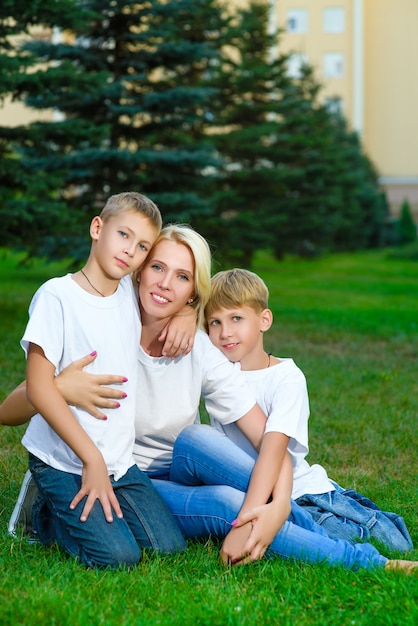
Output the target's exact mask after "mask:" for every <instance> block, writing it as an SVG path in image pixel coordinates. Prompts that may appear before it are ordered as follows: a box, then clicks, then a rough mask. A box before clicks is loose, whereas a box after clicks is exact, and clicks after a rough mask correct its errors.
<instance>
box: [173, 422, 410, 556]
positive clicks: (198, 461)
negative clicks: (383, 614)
mask: <svg viewBox="0 0 418 626" xmlns="http://www.w3.org/2000/svg"><path fill="white" fill-rule="evenodd" d="M253 467H254V459H253V458H252V457H251V456H249V455H248V454H247V453H246V452H244V451H243V450H241V448H239V447H238V446H237V445H235V444H234V443H233V442H232V441H231V440H230V439H228V437H226V436H225V435H223V434H222V433H220V432H219V431H217V430H216V429H214V428H212V427H211V426H207V425H203V424H195V425H193V426H189V427H188V428H186V429H184V430H183V432H182V433H180V435H179V436H178V438H177V441H176V443H175V446H174V454H173V462H172V466H171V471H170V479H171V480H173V481H176V482H179V483H182V484H186V485H194V486H198V485H202V484H206V485H220V484H221V485H229V486H231V487H234V488H235V489H238V490H240V491H244V492H245V491H246V490H247V489H248V483H249V480H250V476H251V472H252V469H253ZM334 485H335V487H336V490H335V491H331V492H327V493H324V494H319V495H318V494H316V495H312V496H311V495H305V496H302V497H301V498H298V500H297V504H299V505H300V506H299V507H298V506H297V505H294V504H293V505H292V514H293V518H294V521H295V522H296V523H297V524H301V521H300V520H301V519H302V520H303V518H301V517H300V516H301V512H300V510H301V509H302V510H303V512H304V513H305V514H309V515H311V516H312V517H313V519H314V521H315V522H317V524H318V525H320V526H321V527H322V528H323V529H324V530H325V531H326V533H327V535H328V536H329V537H331V538H334V539H344V540H346V541H349V542H351V543H353V544H354V543H356V542H358V541H359V540H362V541H364V540H366V541H367V540H369V539H370V538H373V539H375V540H377V541H379V542H380V543H381V544H382V545H384V546H385V547H386V548H388V549H393V550H399V551H403V552H405V551H407V550H410V549H411V548H412V547H413V546H412V541H411V538H410V536H409V533H408V530H407V529H406V526H405V523H404V521H403V519H402V518H401V517H399V516H398V515H395V514H394V513H386V512H384V511H381V510H380V509H379V508H378V507H377V506H376V505H375V504H374V503H373V502H371V501H370V500H368V499H367V498H365V497H364V496H360V495H359V494H357V493H356V492H355V491H353V490H343V489H342V488H341V487H339V485H337V484H336V483H334ZM298 509H299V512H298ZM301 525H306V523H305V522H303V521H302V524H301Z"/></svg>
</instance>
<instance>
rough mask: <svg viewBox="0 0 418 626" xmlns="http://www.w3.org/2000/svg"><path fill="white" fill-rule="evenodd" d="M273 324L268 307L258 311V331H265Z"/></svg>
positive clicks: (271, 314)
mask: <svg viewBox="0 0 418 626" xmlns="http://www.w3.org/2000/svg"><path fill="white" fill-rule="evenodd" d="M272 324H273V313H272V312H271V311H270V309H263V311H261V313H260V331H261V332H262V333H265V332H266V331H267V330H269V328H270V326H271V325H272Z"/></svg>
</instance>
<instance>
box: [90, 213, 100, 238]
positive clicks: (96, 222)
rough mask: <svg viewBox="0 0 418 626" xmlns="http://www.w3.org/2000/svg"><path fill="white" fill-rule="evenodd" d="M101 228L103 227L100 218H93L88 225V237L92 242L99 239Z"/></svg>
mask: <svg viewBox="0 0 418 626" xmlns="http://www.w3.org/2000/svg"><path fill="white" fill-rule="evenodd" d="M102 227H103V220H102V218H101V217H99V216H98V215H96V216H95V217H93V219H92V220H91V224H90V237H91V238H92V239H94V240H97V239H98V238H99V235H100V231H101V230H102Z"/></svg>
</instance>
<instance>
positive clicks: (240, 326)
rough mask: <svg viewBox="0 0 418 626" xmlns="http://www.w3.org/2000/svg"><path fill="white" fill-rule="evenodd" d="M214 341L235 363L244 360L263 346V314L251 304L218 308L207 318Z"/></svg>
mask: <svg viewBox="0 0 418 626" xmlns="http://www.w3.org/2000/svg"><path fill="white" fill-rule="evenodd" d="M207 324H208V331H209V337H210V339H211V341H212V343H213V344H214V345H215V346H216V347H217V348H219V350H221V352H223V354H224V355H225V356H226V357H227V358H228V359H229V360H230V361H233V362H234V363H235V362H237V361H240V362H242V361H243V360H244V359H246V358H248V357H249V356H251V355H252V354H253V353H254V352H255V351H256V350H259V349H260V347H261V348H262V346H263V334H262V331H264V330H265V328H264V324H263V318H262V314H260V313H256V312H255V311H254V309H253V308H252V307H250V306H246V305H244V306H240V307H236V308H234V309H218V310H217V311H214V312H213V313H212V315H210V316H209V317H208V318H207Z"/></svg>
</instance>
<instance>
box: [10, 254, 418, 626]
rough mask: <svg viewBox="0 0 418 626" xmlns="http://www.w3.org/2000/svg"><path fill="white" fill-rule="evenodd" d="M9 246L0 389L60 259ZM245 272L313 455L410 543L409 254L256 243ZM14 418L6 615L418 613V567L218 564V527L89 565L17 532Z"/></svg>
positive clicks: (268, 620)
mask: <svg viewBox="0 0 418 626" xmlns="http://www.w3.org/2000/svg"><path fill="white" fill-rule="evenodd" d="M17 260H18V257H16V255H12V254H10V253H8V252H6V251H0V311H1V341H0V400H1V399H3V398H4V396H5V395H6V394H7V392H8V391H9V390H10V389H11V388H13V387H14V386H15V385H16V384H17V383H18V382H20V380H21V379H22V378H23V377H24V368H25V364H24V357H23V351H22V350H21V348H20V347H19V339H20V337H21V335H22V333H23V330H24V327H25V323H26V319H27V307H28V304H29V301H30V298H31V296H32V294H33V292H34V291H35V289H36V288H37V287H38V286H39V285H40V284H41V283H42V282H43V281H44V280H46V279H47V278H49V277H50V276H53V275H57V274H62V273H64V272H65V267H64V266H63V265H62V264H61V266H60V265H55V266H54V265H49V266H47V265H44V264H43V263H41V262H35V263H34V264H33V265H32V266H31V267H30V268H24V267H20V266H19V265H18V263H17ZM254 270H255V271H256V272H258V273H259V274H260V275H261V276H262V277H263V278H264V279H265V281H266V283H267V284H268V286H269V288H270V305H271V308H272V310H273V312H274V318H275V323H274V327H273V329H272V330H271V331H269V333H268V335H267V336H266V347H267V348H268V349H269V350H271V351H272V352H274V353H275V354H276V355H278V356H292V357H293V358H294V360H295V361H296V363H297V364H298V365H299V366H300V367H301V369H302V370H303V371H304V373H305V375H306V377H307V381H308V388H309V394H310V404H311V419H310V444H311V445H310V454H309V457H308V458H309V460H310V462H311V463H314V462H318V463H321V464H322V465H324V466H325V467H326V468H327V470H328V474H329V476H330V477H331V478H333V479H335V480H337V481H338V482H340V483H341V484H342V485H344V486H347V487H349V486H351V487H354V488H356V489H357V491H359V492H362V493H364V494H365V495H368V496H369V497H370V498H371V499H373V500H374V501H375V502H377V503H378V504H379V505H380V506H381V507H382V508H383V509H386V510H393V511H396V512H398V513H399V514H401V515H403V517H404V519H405V521H406V523H407V526H408V528H409V529H410V532H411V535H412V539H413V540H414V543H415V544H416V546H417V547H418V513H417V473H418V472H417V469H418V461H417V458H418V454H417V453H418V439H417V417H418V376H417V365H418V263H417V262H413V261H408V260H402V259H391V258H389V256H388V255H387V252H385V251H373V252H367V253H356V254H352V255H335V256H331V257H327V258H322V259H316V260H310V261H303V260H293V259H289V260H285V261H284V262H282V263H277V262H275V261H273V260H272V259H271V257H270V256H269V255H267V254H260V255H259V256H258V257H257V260H256V264H255V266H254ZM23 431H24V427H18V428H13V429H12V428H6V427H3V428H1V429H0V476H1V479H0V520H1V523H0V564H1V575H0V593H1V596H0V624H1V625H8V624H23V625H25V626H29V625H35V624H39V625H47V626H49V625H55V624H56V625H59V626H63V625H67V624H68V625H69V624H71V625H84V624H86V625H89V626H95V625H99V624H100V625H101V624H103V625H105V626H109V625H113V624H115V625H116V624H117V625H118V626H133V625H135V626H136V625H138V626H140V625H141V626H142V625H158V624H162V625H168V626H170V625H181V626H189V625H199V626H200V625H206V624H207V625H208V626H209V625H211V626H213V625H215V626H217V625H219V626H224V625H225V626H226V625H238V624H240V625H241V624H245V625H246V624H249V625H250V624H251V626H253V625H256V624H273V625H279V624H280V625H281V626H290V625H292V626H293V625H298V626H305V625H308V624H309V625H310V624H315V625H320V626H325V625H330V626H331V625H332V626H334V625H336V624H338V625H342V626H345V625H351V624H355V625H369V624H370V625H373V626H389V625H402V626H415V625H416V624H418V572H417V573H415V574H414V575H410V576H408V575H406V574H404V573H400V572H393V571H392V572H385V571H381V570H374V571H360V572H351V571H346V570H342V569H338V568H330V567H328V566H320V565H315V566H312V565H307V564H303V563H294V562H285V561H280V560H275V561H262V562H258V563H255V564H252V565H250V566H246V567H243V568H235V569H225V568H224V567H222V566H221V565H219V563H218V559H217V553H218V546H217V545H216V544H215V543H212V542H211V541H209V542H208V543H206V544H197V543H190V545H189V547H188V549H187V551H186V552H185V553H184V554H182V555H180V556H176V557H167V558H162V557H159V556H156V555H153V554H144V557H143V560H142V562H141V563H140V565H139V566H138V568H137V569H135V570H134V571H131V572H128V571H117V572H111V571H88V570H85V569H84V568H82V567H80V566H78V565H77V564H76V563H74V562H73V561H72V560H70V559H69V558H67V557H66V556H65V555H63V554H61V553H59V552H58V550H57V549H55V548H48V549H46V548H44V547H42V546H31V545H27V544H26V543H25V541H20V540H14V539H11V538H10V537H9V536H8V534H7V522H8V519H9V516H10V514H11V511H12V509H13V506H14V503H15V500H16V498H17V495H18V492H19V488H20V483H21V480H22V477H23V474H24V472H25V470H26V465H27V461H26V455H25V451H24V449H23V447H22V446H21V444H20V439H21V436H22V434H23ZM387 556H391V557H396V556H399V555H396V554H387ZM408 558H409V559H415V560H418V549H415V550H413V551H412V552H410V553H409V554H408Z"/></svg>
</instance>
